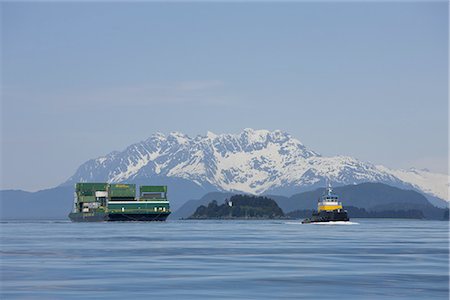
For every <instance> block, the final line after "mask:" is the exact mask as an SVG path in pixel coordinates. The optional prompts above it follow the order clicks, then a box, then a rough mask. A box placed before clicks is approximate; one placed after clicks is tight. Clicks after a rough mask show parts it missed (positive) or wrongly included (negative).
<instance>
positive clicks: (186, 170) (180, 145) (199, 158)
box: [66, 129, 448, 200]
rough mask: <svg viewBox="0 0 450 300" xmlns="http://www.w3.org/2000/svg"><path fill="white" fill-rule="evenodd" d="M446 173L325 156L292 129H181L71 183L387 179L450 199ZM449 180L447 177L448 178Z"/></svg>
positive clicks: (259, 185) (225, 187)
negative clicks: (220, 131) (226, 131)
mask: <svg viewBox="0 0 450 300" xmlns="http://www.w3.org/2000/svg"><path fill="white" fill-rule="evenodd" d="M443 176H444V177H446V176H445V175H440V174H433V173H430V172H425V171H421V172H419V171H417V172H416V173H411V171H398V170H391V169H388V168H386V167H383V166H375V165H372V164H370V163H367V162H362V161H359V160H357V159H354V158H351V157H346V156H335V157H324V156H321V155H320V154H319V153H317V152H314V151H312V150H309V149H307V148H306V147H305V146H304V145H303V144H302V143H301V142H300V141H299V140H297V139H295V138H293V137H292V136H290V135H289V134H288V133H285V132H282V131H279V130H276V131H272V132H271V131H268V130H253V129H244V130H243V131H242V132H241V133H239V134H220V135H217V134H214V133H212V132H208V133H207V135H206V136H196V137H194V138H191V137H189V136H187V135H185V134H182V133H179V132H172V133H170V134H169V135H167V136H166V135H164V134H161V133H156V134H154V135H152V136H151V137H150V138H148V139H147V140H145V141H142V142H139V143H136V144H134V145H131V146H129V147H128V148H126V149H125V150H124V151H122V152H117V151H116V152H112V153H110V154H108V155H106V156H102V157H99V158H97V159H92V160H89V161H87V162H86V163H84V164H83V165H81V166H80V167H79V169H78V170H77V172H76V173H75V174H74V175H73V176H72V177H71V178H69V179H68V181H67V182H66V184H68V183H74V182H83V181H107V182H123V181H128V182H132V181H137V180H145V181H149V182H151V179H152V178H157V177H172V178H182V179H186V180H189V181H191V182H194V183H195V184H197V185H199V186H213V187H215V188H216V189H217V190H219V191H238V192H246V193H252V194H261V193H267V192H270V191H271V190H274V189H283V188H288V187H308V186H309V187H310V186H315V185H323V184H324V182H325V180H330V181H331V182H333V183H334V184H336V185H344V184H357V183H362V182H383V183H387V184H391V185H395V186H405V185H406V186H412V187H415V188H417V189H419V190H421V191H424V192H426V193H428V194H431V195H434V196H437V197H439V198H441V199H446V200H447V199H448V195H447V194H446V192H445V193H444V192H443V191H444V190H446V189H447V179H446V178H444V177H443ZM444 179H445V181H443V180H444Z"/></svg>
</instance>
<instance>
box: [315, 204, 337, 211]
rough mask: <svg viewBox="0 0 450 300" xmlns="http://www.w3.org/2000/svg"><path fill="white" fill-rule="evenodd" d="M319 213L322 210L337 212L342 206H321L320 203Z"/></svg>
mask: <svg viewBox="0 0 450 300" xmlns="http://www.w3.org/2000/svg"><path fill="white" fill-rule="evenodd" d="M317 209H318V210H319V211H322V210H337V209H342V204H336V205H321V204H320V203H319V205H318V208H317Z"/></svg>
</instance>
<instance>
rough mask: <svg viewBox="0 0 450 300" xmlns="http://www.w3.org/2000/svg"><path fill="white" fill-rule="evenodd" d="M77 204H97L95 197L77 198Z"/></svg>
mask: <svg viewBox="0 0 450 300" xmlns="http://www.w3.org/2000/svg"><path fill="white" fill-rule="evenodd" d="M78 202H97V199H96V198H95V196H78Z"/></svg>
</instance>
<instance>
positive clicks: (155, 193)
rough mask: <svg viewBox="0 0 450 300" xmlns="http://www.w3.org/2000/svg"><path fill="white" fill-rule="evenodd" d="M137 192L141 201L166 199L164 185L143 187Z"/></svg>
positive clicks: (165, 187)
mask: <svg viewBox="0 0 450 300" xmlns="http://www.w3.org/2000/svg"><path fill="white" fill-rule="evenodd" d="M139 192H140V193H139V195H140V198H141V199H143V200H150V199H155V200H156V199H158V200H164V199H166V198H167V186H165V185H154V186H150V185H143V186H141V187H140V188H139Z"/></svg>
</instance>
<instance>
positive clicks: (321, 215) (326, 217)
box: [302, 210, 350, 224]
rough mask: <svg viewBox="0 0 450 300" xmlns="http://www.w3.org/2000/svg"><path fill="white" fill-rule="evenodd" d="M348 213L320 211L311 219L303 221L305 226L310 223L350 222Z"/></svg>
mask: <svg viewBox="0 0 450 300" xmlns="http://www.w3.org/2000/svg"><path fill="white" fill-rule="evenodd" d="M349 220H350V219H349V218H348V215H347V211H345V210H343V211H336V210H335V211H320V212H314V213H313V214H312V216H311V218H308V219H305V220H303V221H302V223H303V224H308V223H321V222H337V221H344V222H346V221H349Z"/></svg>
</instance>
